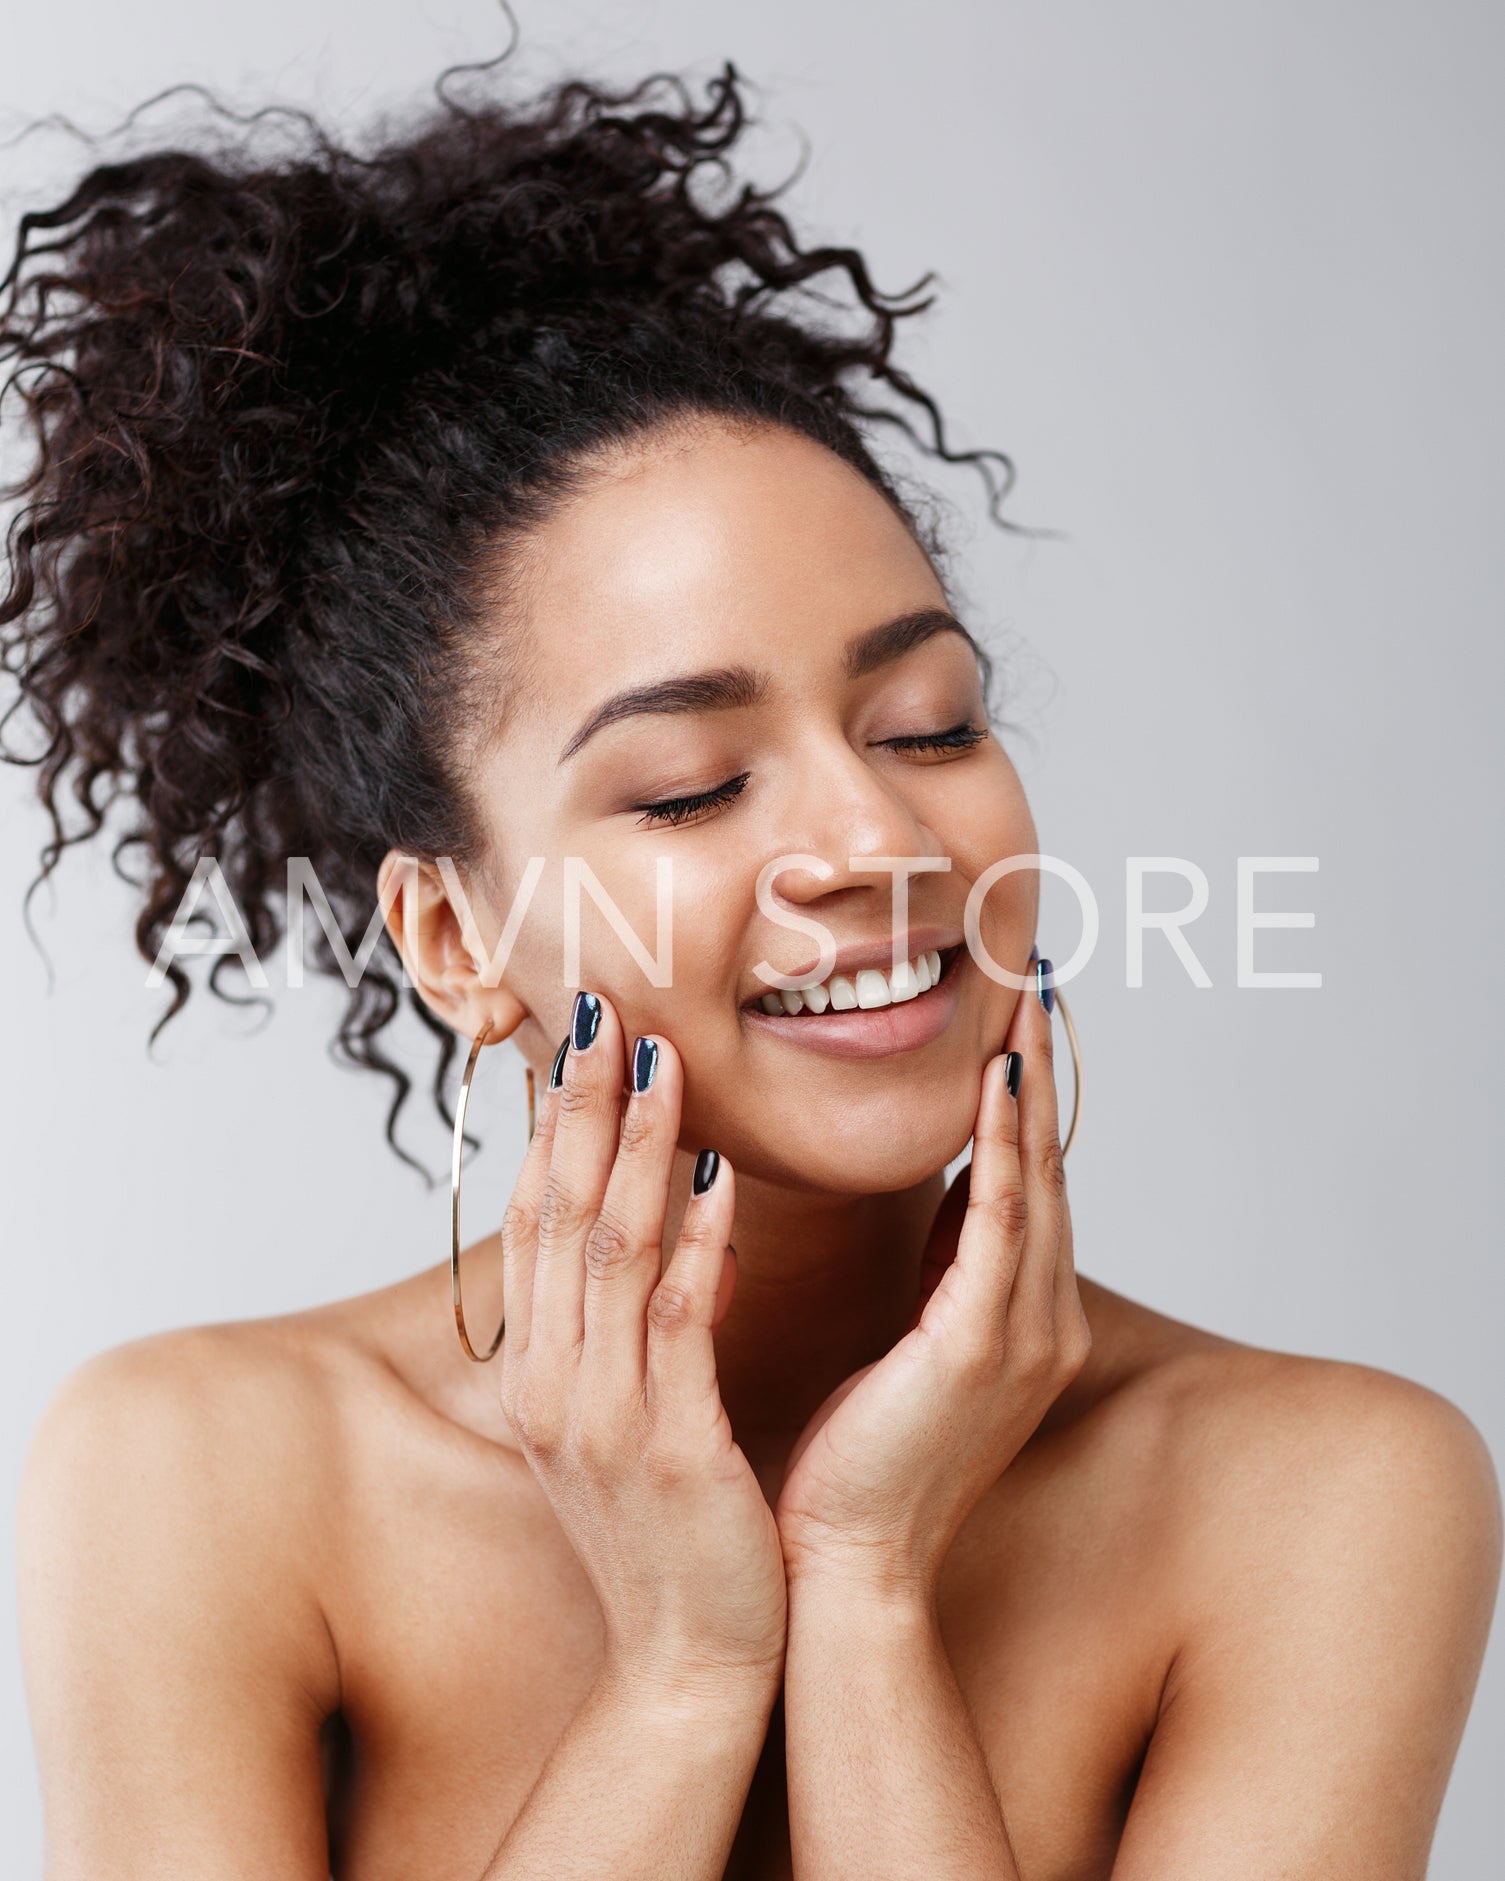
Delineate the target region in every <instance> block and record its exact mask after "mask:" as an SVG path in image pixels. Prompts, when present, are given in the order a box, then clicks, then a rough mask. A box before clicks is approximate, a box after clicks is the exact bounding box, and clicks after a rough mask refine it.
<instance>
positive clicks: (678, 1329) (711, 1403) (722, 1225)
mask: <svg viewBox="0 0 1505 1881" xmlns="http://www.w3.org/2000/svg"><path fill="white" fill-rule="evenodd" d="M711 1156H715V1152H714V1151H713V1150H702V1151H701V1153H700V1155H699V1156H698V1157H697V1158H696V1167H697V1169H701V1168H703V1167H704V1166H705V1163H706V1158H707V1157H711ZM736 1199H737V1198H736V1182H735V1179H734V1177H733V1175H732V1169H731V1165H730V1164H729V1163H728V1162H727V1161H726V1159H725V1158H724V1157H717V1158H716V1164H715V1171H714V1175H713V1177H712V1180H711V1183H710V1186H709V1187H708V1188H707V1189H705V1190H704V1191H703V1192H702V1193H701V1194H700V1195H692V1196H691V1198H690V1200H689V1202H688V1203H687V1204H686V1207H685V1212H684V1217H683V1219H682V1220H681V1222H680V1227H679V1238H678V1240H677V1241H676V1242H675V1244H674V1252H673V1254H672V1255H671V1256H670V1259H669V1264H668V1266H667V1267H666V1268H665V1269H664V1276H663V1278H662V1280H660V1281H659V1283H658V1285H657V1286H656V1287H655V1288H654V1289H653V1292H652V1294H651V1295H650V1296H649V1300H648V1313H647V1326H648V1359H647V1380H646V1382H647V1390H648V1405H649V1410H650V1412H651V1414H652V1416H653V1419H654V1421H655V1422H656V1423H663V1424H664V1426H665V1427H666V1428H668V1429H681V1430H684V1429H694V1428H695V1427H696V1426H697V1424H701V1423H703V1420H704V1419H705V1417H706V1415H707V1413H708V1412H719V1411H720V1408H721V1394H720V1389H719V1387H718V1386H717V1383H716V1347H715V1341H714V1340H713V1338H712V1329H713V1325H714V1323H715V1322H716V1315H717V1313H718V1311H721V1310H724V1309H723V1308H722V1300H723V1298H724V1299H725V1300H726V1301H727V1302H728V1303H729V1302H730V1287H731V1285H733V1284H735V1283H734V1282H732V1283H728V1282H726V1280H725V1276H724V1270H725V1268H726V1267H727V1265H728V1264H731V1263H734V1262H735V1258H736V1257H735V1256H734V1255H730V1254H728V1253H727V1246H728V1244H729V1242H730V1241H731V1234H732V1217H733V1214H734V1211H735V1208H736Z"/></svg>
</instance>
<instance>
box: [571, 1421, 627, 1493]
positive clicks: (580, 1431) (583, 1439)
mask: <svg viewBox="0 0 1505 1881" xmlns="http://www.w3.org/2000/svg"><path fill="white" fill-rule="evenodd" d="M569 1453H570V1459H571V1461H572V1462H573V1463H574V1465H575V1467H576V1468H577V1469H578V1470H579V1471H580V1472H581V1473H582V1475H584V1476H585V1477H587V1478H588V1479H590V1480H592V1481H597V1482H600V1481H605V1480H606V1479H607V1478H608V1477H610V1476H613V1475H615V1473H616V1467H617V1439H616V1435H615V1433H614V1432H613V1431H611V1430H610V1429H608V1428H606V1427H604V1426H603V1425H601V1424H600V1423H596V1422H591V1423H585V1424H580V1425H577V1426H576V1427H575V1429H574V1430H572V1431H571V1432H570V1436H569Z"/></svg>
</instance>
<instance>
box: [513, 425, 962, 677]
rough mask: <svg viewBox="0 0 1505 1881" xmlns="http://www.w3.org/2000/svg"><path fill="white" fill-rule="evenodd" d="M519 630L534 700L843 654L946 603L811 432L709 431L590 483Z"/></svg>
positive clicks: (645, 445) (893, 520) (550, 537)
mask: <svg viewBox="0 0 1505 1881" xmlns="http://www.w3.org/2000/svg"><path fill="white" fill-rule="evenodd" d="M527 561H528V572H527V578H526V581H525V584H524V591H523V594H524V598H523V604H522V607H521V609H520V613H521V615H522V618H521V620H520V621H519V623H518V624H519V627H520V629H521V631H522V634H523V636H524V639H525V642H526V643H527V647H528V653H529V655H530V657H529V658H528V661H527V664H528V666H529V668H530V670H531V672H532V674H533V675H534V677H535V679H536V681H537V684H536V685H535V687H533V688H530V690H532V691H534V692H535V695H536V697H535V704H536V705H537V706H539V707H540V708H542V709H543V710H544V711H546V712H547V711H549V710H550V708H551V706H552V707H556V708H557V709H558V710H560V711H563V710H566V709H568V710H571V711H574V712H576V713H578V711H579V708H580V702H581V701H582V699H584V698H587V697H589V696H594V695H596V694H597V693H605V692H607V691H609V690H611V688H612V685H613V682H618V681H621V682H626V681H630V680H633V679H641V678H646V677H654V676H658V675H659V674H668V673H672V672H674V671H675V670H681V669H683V670H689V669H691V668H692V667H693V668H703V667H706V666H710V665H713V664H716V663H718V662H720V661H722V660H733V659H735V660H740V661H743V662H745V663H747V664H749V665H754V666H764V665H768V664H770V663H775V662H784V661H788V660H791V659H804V660H809V659H811V658H813V657H815V656H816V655H817V654H818V653H819V651H820V650H821V649H822V648H831V649H835V650H836V651H835V655H833V657H835V656H839V650H840V648H841V646H842V645H843V644H844V643H845V641H846V639H847V638H848V637H849V636H850V634H851V633H853V632H854V631H856V630H859V629H861V628H863V627H866V626H871V625H872V624H873V623H874V622H876V621H878V620H881V619H884V618H887V617H890V616H892V615H894V614H896V613H898V612H901V611H903V610H904V609H905V608H908V607H922V606H933V605H937V604H940V603H941V602H942V601H943V599H944V597H943V593H942V589H941V584H940V582H939V581H938V579H937V577H936V575H935V572H934V570H933V569H932V567H931V565H930V562H929V560H928V558H927V557H926V555H925V553H924V551H923V550H922V549H921V548H920V546H919V544H918V543H917V542H916V541H915V539H914V537H913V536H912V535H911V533H910V531H909V528H908V527H907V525H906V524H905V522H904V521H903V519H902V518H901V517H900V516H899V515H897V514H896V512H895V511H894V509H893V507H892V506H891V504H890V503H889V502H888V501H887V499H886V498H885V497H884V496H883V495H882V493H881V492H880V491H878V490H877V489H875V488H874V487H873V485H872V484H870V483H869V482H868V481H867V479H866V478H865V477H863V476H862V475H861V474H860V473H859V472H857V471H856V470H854V469H852V468H851V467H850V466H849V465H848V464H846V463H844V462H843V461H842V460H841V459H840V458H839V457H837V456H835V454H834V453H832V452H831V451H828V450H826V449H824V448H823V447H822V446H821V445H819V444H816V443H815V442H813V441H812V440H811V439H808V438H805V437H802V436H799V435H796V434H793V433H790V432H785V431H780V430H772V429H758V430H748V429H732V428H730V427H728V426H724V425H720V424H714V423H705V424H699V425H696V426H694V427H693V428H689V429H686V430H684V431H678V432H673V433H670V434H669V435H667V436H664V437H659V438H654V439H652V440H650V441H645V442H642V443H638V444H635V445H633V446H632V447H631V448H630V449H627V450H624V451H622V452H621V453H620V454H619V455H618V456H616V457H615V458H613V459H611V460H608V461H607V462H606V463H605V464H604V465H603V466H602V467H601V468H600V470H599V472H595V471H593V472H592V474H591V475H589V476H588V477H587V478H586V480H585V484H584V486H583V488H582V490H581V491H580V493H579V494H578V495H577V496H575V497H573V498H572V499H571V500H570V501H569V502H568V503H566V504H565V505H564V506H563V507H562V508H561V509H560V510H559V511H558V512H556V514H555V515H554V516H553V517H552V518H551V519H550V521H549V522H548V523H546V524H544V525H543V526H542V527H541V528H540V530H539V531H538V533H537V535H536V536H535V537H534V539H533V541H532V543H531V544H530V550H529V554H528V557H527Z"/></svg>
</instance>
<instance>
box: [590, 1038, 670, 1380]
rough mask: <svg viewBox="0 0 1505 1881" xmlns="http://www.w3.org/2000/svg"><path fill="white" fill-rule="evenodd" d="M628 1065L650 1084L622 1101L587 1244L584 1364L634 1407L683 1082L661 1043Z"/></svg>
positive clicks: (640, 1043)
mask: <svg viewBox="0 0 1505 1881" xmlns="http://www.w3.org/2000/svg"><path fill="white" fill-rule="evenodd" d="M645 1048H646V1049H645ZM632 1065H633V1066H634V1067H639V1068H641V1071H642V1073H643V1074H644V1075H645V1076H646V1077H647V1078H648V1080H649V1081H648V1083H647V1086H646V1088H645V1089H643V1090H638V1089H636V1088H634V1089H633V1091H632V1094H631V1096H629V1097H628V1099H627V1106H626V1109H625V1111H624V1112H623V1115H622V1128H621V1133H620V1136H619V1138H618V1142H617V1157H616V1161H615V1163H614V1164H613V1165H612V1170H611V1175H610V1176H609V1178H608V1179H607V1184H606V1193H605V1195H604V1196H603V1197H602V1200H601V1212H600V1214H599V1215H598V1216H597V1217H596V1220H595V1222H594V1223H593V1224H592V1227H591V1229H590V1232H589V1233H588V1234H587V1235H586V1238H585V1345H584V1350H583V1357H582V1363H583V1364H584V1365H587V1366H589V1367H590V1372H591V1377H592V1378H593V1379H597V1380H599V1381H600V1383H601V1386H602V1387H603V1388H604V1389H605V1390H607V1391H608V1392H609V1393H611V1394H612V1401H613V1402H618V1403H619V1402H621V1401H622V1400H623V1398H626V1397H630V1398H631V1400H632V1401H634V1402H639V1401H641V1398H642V1394H643V1390H644V1376H645V1366H646V1364H647V1337H646V1330H645V1322H644V1313H645V1311H646V1309H647V1305H648V1296H649V1295H650V1294H651V1293H652V1292H653V1289H654V1288H655V1287H656V1286H657V1285H658V1281H659V1276H660V1274H661V1272H662V1268H663V1258H662V1256H663V1242H664V1213H665V1210H666V1209H667V1207H668V1201H669V1178H670V1175H671V1174H672V1172H673V1168H674V1151H675V1148H676V1146H677V1144H678V1141H679V1115H680V1098H681V1095H682V1091H683V1076H684V1071H683V1067H682V1065H681V1063H680V1060H679V1054H678V1053H677V1052H676V1051H675V1049H674V1047H673V1046H672V1045H671V1044H670V1043H669V1041H668V1040H667V1039H666V1038H662V1037H657V1036H649V1037H647V1038H645V1039H639V1040H635V1041H634V1044H633V1057H632ZM637 1081H638V1080H637V1079H636V1078H633V1079H632V1080H631V1082H632V1083H633V1084H634V1087H635V1086H636V1083H637Z"/></svg>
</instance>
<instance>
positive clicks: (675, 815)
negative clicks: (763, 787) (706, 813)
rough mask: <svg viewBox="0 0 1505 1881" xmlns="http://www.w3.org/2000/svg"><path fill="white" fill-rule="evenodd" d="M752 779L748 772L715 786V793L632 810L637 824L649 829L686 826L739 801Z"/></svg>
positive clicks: (670, 799) (639, 805) (663, 800)
mask: <svg viewBox="0 0 1505 1881" xmlns="http://www.w3.org/2000/svg"><path fill="white" fill-rule="evenodd" d="M751 777H752V772H751V771H742V772H739V773H738V775H737V776H736V777H729V778H728V779H727V780H726V782H725V783H724V784H718V785H717V786H716V788H715V789H714V790H702V791H700V792H699V793H698V794H697V795H696V796H693V797H664V798H661V799H660V800H659V802H657V803H636V804H634V805H633V808H634V809H635V810H641V811H642V813H643V814H642V815H641V816H640V817H639V818H638V822H639V823H641V824H642V825H644V826H645V827H646V828H648V829H652V828H654V827H655V826H656V825H659V824H665V823H667V824H671V825H672V824H675V823H685V822H688V821H689V819H690V818H691V817H693V816H699V815H700V813H701V811H703V810H719V809H720V808H721V806H722V805H723V804H726V803H730V802H732V800H733V799H734V798H736V797H740V796H741V795H742V793H743V791H744V790H746V788H747V786H748V783H749V781H750V779H751Z"/></svg>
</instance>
